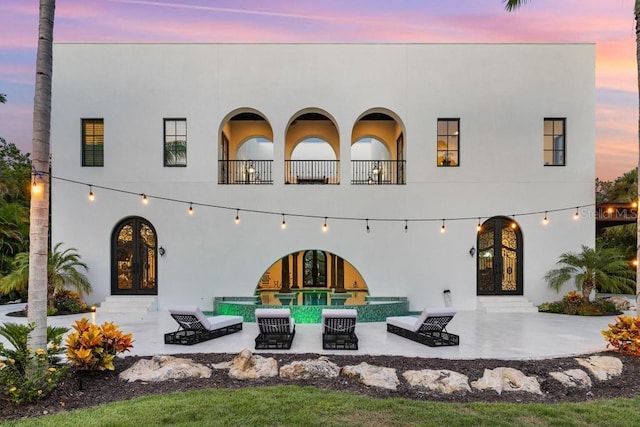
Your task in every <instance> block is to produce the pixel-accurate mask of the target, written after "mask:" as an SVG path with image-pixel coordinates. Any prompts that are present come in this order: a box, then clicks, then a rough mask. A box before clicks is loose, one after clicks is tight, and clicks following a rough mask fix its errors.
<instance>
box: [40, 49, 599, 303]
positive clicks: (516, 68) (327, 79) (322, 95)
mask: <svg viewBox="0 0 640 427" xmlns="http://www.w3.org/2000/svg"><path fill="white" fill-rule="evenodd" d="M594 52H595V48H594V46H593V45H591V44H569V45H564V44H562V45H554V44H546V45H520V44H514V45H503V44H490V45H474V44H468V45H375V44H371V45H369V44H367V45H357V44H344V45H342V44H340V45H335V44H331V45H295V44H294V45H269V44H267V45H208V44H190V45H180V44H169V45H156V44H122V45H119V44H56V45H55V46H54V80H53V81H54V83H53V117H52V119H53V124H52V145H51V147H52V156H53V163H52V165H53V172H52V174H53V176H54V177H55V176H58V177H64V178H67V179H72V180H77V181H80V182H84V183H91V184H93V185H102V186H106V187H113V188H118V189H121V190H127V191H131V192H134V193H136V194H139V193H146V194H149V195H157V196H162V197H166V198H172V199H177V200H182V201H185V202H187V203H186V204H179V203H175V202H168V201H161V200H156V199H151V201H150V203H149V204H148V205H146V206H143V205H142V204H141V203H140V199H139V197H137V196H135V195H128V194H122V193H115V192H108V191H106V190H101V189H99V188H94V189H93V191H94V193H95V194H96V200H95V201H94V202H93V203H90V202H89V201H88V200H87V193H88V186H82V185H77V184H72V183H68V182H64V181H60V180H55V179H54V180H53V190H52V191H53V193H52V194H53V195H52V207H53V214H52V238H53V241H54V242H58V241H62V242H64V243H65V244H66V245H69V246H72V247H75V248H77V249H78V250H79V252H80V254H81V255H82V259H83V261H85V262H86V263H87V264H88V265H89V267H90V272H89V278H90V280H91V281H92V283H93V286H94V293H93V295H92V296H91V297H90V298H89V299H90V300H92V301H96V302H99V301H101V300H103V299H104V298H105V297H106V296H107V295H109V293H110V275H111V272H110V241H111V233H112V230H113V227H114V226H115V224H116V223H117V222H118V221H120V220H121V219H122V218H124V217H127V216H131V215H136V216H141V217H143V218H145V219H147V220H148V221H149V222H151V223H152V224H153V226H154V227H155V229H156V231H157V234H158V243H159V245H162V246H163V247H164V248H166V251H167V252H166V255H165V256H164V257H162V258H161V259H160V260H159V271H158V290H159V293H158V296H159V305H160V308H166V307H167V306H168V305H171V304H177V303H184V304H199V305H200V306H201V307H202V308H205V309H210V308H211V301H212V298H213V297H214V296H223V295H252V294H253V291H254V289H255V286H256V284H257V283H258V281H259V280H260V277H261V276H262V274H263V273H264V271H265V270H266V269H267V268H268V267H269V266H270V265H272V264H273V263H274V262H275V261H276V260H277V259H278V258H280V257H282V256H284V255H286V254H288V253H291V252H295V251H298V250H302V249H309V248H314V249H324V250H327V251H330V252H332V253H335V254H337V255H339V256H341V257H343V258H344V259H345V260H347V261H349V262H350V263H351V264H352V265H353V266H354V267H355V268H356V269H357V270H358V272H359V273H360V274H362V276H363V278H364V280H365V281H366V284H367V287H368V288H369V291H370V293H371V295H374V296H383V295H389V296H407V297H409V301H410V304H411V307H412V308H414V309H419V308H421V307H423V306H429V305H442V304H443V303H444V301H443V298H442V291H443V290H444V289H450V290H451V291H452V295H453V301H454V304H455V305H456V307H458V308H459V309H474V308H475V305H476V262H475V259H474V258H472V257H470V255H469V249H470V248H471V247H472V246H476V228H475V227H476V223H477V218H478V217H481V218H483V220H484V219H486V218H487V217H490V216H494V215H506V216H511V215H513V214H516V215H517V214H519V213H525V212H540V211H552V210H554V209H561V208H567V207H573V206H582V205H587V204H590V203H593V202H594V179H595V177H594V167H595V160H594V134H595V132H594V127H595V125H594V120H595V95H594V85H595V77H594V76H595V71H594V55H595V53H594ZM239 108H249V109H253V110H255V111H259V112H260V114H262V115H263V116H264V117H265V118H266V119H267V120H268V123H269V124H270V126H271V129H272V131H273V142H274V164H273V177H274V184H273V185H260V186H252V185H247V186H245V185H226V186H225V185H220V184H218V183H217V182H218V178H217V177H218V175H217V168H218V165H217V160H218V159H217V156H218V138H219V130H220V129H221V126H222V125H223V124H224V123H223V120H224V118H225V117H226V116H227V115H228V114H229V113H230V112H231V111H234V110H237V109H239ZM308 108H316V109H320V110H322V111H326V112H327V113H328V114H330V117H331V118H332V119H333V120H335V123H336V126H337V130H338V135H339V140H340V155H339V158H340V162H341V171H342V180H341V184H340V185H335V186H334V185H316V186H308V185H304V186H300V185H285V184H284V180H283V179H282V178H281V177H283V176H284V157H285V144H284V141H285V135H286V130H287V126H288V124H289V123H290V120H291V118H292V117H293V116H294V115H295V114H296V113H298V112H300V111H303V110H305V109H308ZM376 108H381V109H385V110H389V111H392V112H394V113H395V114H396V115H397V117H398V118H399V120H400V121H401V123H402V125H403V127H404V130H405V135H404V141H405V147H406V156H405V157H406V160H407V166H406V180H407V184H406V185H393V186H366V185H365V186H356V185H350V184H349V179H348V171H349V170H350V168H349V160H350V147H351V140H352V136H353V130H354V124H355V122H356V120H357V119H358V117H360V116H361V115H362V114H363V112H365V111H368V110H371V109H376ZM165 117H185V118H187V121H188V125H187V126H188V163H187V167H186V168H166V167H163V152H162V140H163V134H162V132H163V130H162V119H163V118H165ZM443 117H447V118H450V117H456V118H458V117H459V118H460V147H461V148H460V150H461V151H460V167H455V168H442V167H440V168H439V167H437V166H436V125H437V119H438V118H443ZM545 117H566V121H567V122H566V123H567V135H566V138H567V149H566V159H567V160H566V166H564V167H544V166H543V151H542V125H543V119H544V118H545ZM82 118H104V124H105V141H106V142H105V156H104V157H105V160H104V162H105V166H104V167H92V168H88V167H85V168H83V167H81V166H80V165H81V160H80V153H81V151H80V146H81V133H80V120H81V119H82ZM231 158H233V157H231ZM188 202H194V203H204V204H213V205H218V206H226V207H230V208H232V209H231V210H224V209H213V208H205V207H198V206H196V207H195V214H194V215H193V216H189V215H187V214H186V211H187V207H188ZM235 209H241V211H240V217H241V223H240V224H239V225H235V224H234V222H233V218H234V217H235V214H236V211H235ZM243 209H253V210H262V211H271V212H274V213H278V214H276V215H264V214H253V213H249V212H242V210H243ZM282 212H285V213H295V214H304V215H319V216H321V217H325V216H326V217H330V219H329V221H328V225H329V232H327V233H322V231H321V226H322V223H323V220H322V219H304V218H295V217H287V225H288V227H287V229H286V230H281V229H280V226H279V225H280V221H281V219H282V218H281V215H280V214H279V213H282ZM581 213H582V218H581V219H580V220H579V221H574V220H573V219H572V215H573V212H571V211H565V212H558V213H550V214H549V215H548V216H549V220H550V222H549V224H548V225H546V226H543V225H541V220H542V217H543V216H544V215H543V214H537V215H530V216H516V221H517V222H518V224H519V226H520V227H521V230H522V233H523V239H524V294H525V295H526V296H527V297H529V298H530V299H531V300H532V301H534V302H536V303H539V302H542V301H545V300H550V299H553V298H557V296H556V295H555V293H554V292H552V291H549V290H548V289H547V286H546V284H545V283H544V281H543V278H542V277H543V275H544V272H545V271H547V270H548V269H550V268H552V267H553V265H554V263H555V261H556V260H557V256H558V255H559V254H560V253H562V252H565V251H568V250H577V249H579V247H580V245H581V244H587V245H593V244H594V233H595V231H594V229H595V226H594V219H593V216H592V215H590V214H589V212H588V210H587V209H583V210H582V212H581ZM331 217H350V218H361V219H364V218H370V219H372V220H370V222H369V225H370V227H371V232H370V233H366V232H365V223H364V221H363V220H361V221H346V220H343V221H337V220H332V219H331ZM461 217H465V218H470V219H469V220H464V221H463V220H460V221H448V222H447V223H446V226H447V232H446V233H440V227H441V221H439V219H441V218H461ZM375 218H380V219H388V218H397V219H403V218H408V219H417V218H420V219H425V218H431V219H436V221H433V222H412V221H410V222H409V231H408V233H405V232H404V222H376V221H374V220H373V219H375Z"/></svg>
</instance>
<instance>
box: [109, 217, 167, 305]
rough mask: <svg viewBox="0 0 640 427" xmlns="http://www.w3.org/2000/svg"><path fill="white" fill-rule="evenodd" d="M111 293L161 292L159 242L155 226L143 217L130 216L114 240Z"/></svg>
mask: <svg viewBox="0 0 640 427" xmlns="http://www.w3.org/2000/svg"><path fill="white" fill-rule="evenodd" d="M111 247H112V255H111V294H112V295H157V294H158V287H157V276H158V263H157V260H158V245H157V238H156V232H155V230H154V228H153V226H152V225H151V224H150V223H149V222H148V221H146V220H145V219H143V218H140V217H131V218H126V219H124V220H123V221H121V222H120V223H118V225H117V226H116V228H115V230H114V232H113V235H112V241H111Z"/></svg>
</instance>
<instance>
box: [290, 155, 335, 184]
mask: <svg viewBox="0 0 640 427" xmlns="http://www.w3.org/2000/svg"><path fill="white" fill-rule="evenodd" d="M284 179H285V183H286V184H340V161H339V160H285V161H284Z"/></svg>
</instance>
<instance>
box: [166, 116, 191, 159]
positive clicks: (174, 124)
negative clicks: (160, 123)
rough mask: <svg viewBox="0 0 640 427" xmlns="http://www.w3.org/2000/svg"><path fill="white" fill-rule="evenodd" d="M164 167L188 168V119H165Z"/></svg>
mask: <svg viewBox="0 0 640 427" xmlns="http://www.w3.org/2000/svg"><path fill="white" fill-rule="evenodd" d="M164 165H165V166H187V119H164Z"/></svg>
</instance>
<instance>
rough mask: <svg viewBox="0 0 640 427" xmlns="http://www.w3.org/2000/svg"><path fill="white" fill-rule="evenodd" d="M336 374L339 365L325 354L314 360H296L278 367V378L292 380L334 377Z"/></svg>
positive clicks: (338, 372)
mask: <svg viewBox="0 0 640 427" xmlns="http://www.w3.org/2000/svg"><path fill="white" fill-rule="evenodd" d="M338 375H340V367H339V366H338V365H336V364H335V363H333V362H331V361H330V360H329V359H328V358H327V357H325V356H321V357H319V358H318V359H316V360H297V361H294V362H291V363H290V364H288V365H284V366H282V367H281V368H280V378H287V379H292V380H308V379H313V378H336V377H337V376H338Z"/></svg>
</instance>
